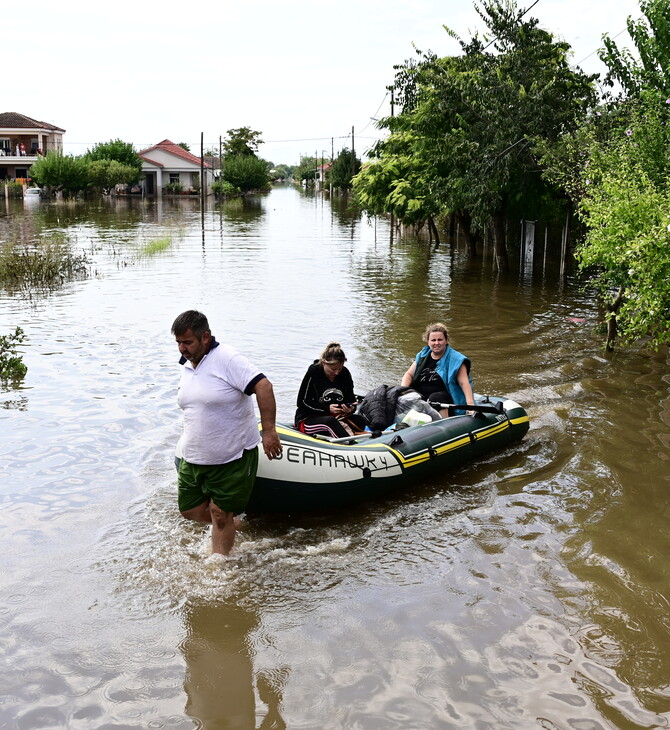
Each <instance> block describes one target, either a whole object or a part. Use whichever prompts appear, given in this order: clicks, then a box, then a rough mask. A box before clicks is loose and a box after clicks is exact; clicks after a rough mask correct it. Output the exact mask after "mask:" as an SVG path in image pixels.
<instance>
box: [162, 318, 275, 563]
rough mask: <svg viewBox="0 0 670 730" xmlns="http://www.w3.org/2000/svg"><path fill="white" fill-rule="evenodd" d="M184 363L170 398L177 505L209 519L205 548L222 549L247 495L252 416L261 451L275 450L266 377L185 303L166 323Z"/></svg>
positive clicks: (253, 465) (252, 462) (252, 463)
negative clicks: (179, 431) (177, 428)
mask: <svg viewBox="0 0 670 730" xmlns="http://www.w3.org/2000/svg"><path fill="white" fill-rule="evenodd" d="M172 334H173V335H174V336H175V339H176V341H177V346H178V347H179V352H180V353H181V359H180V361H179V363H180V364H181V365H183V366H184V367H183V369H182V373H181V381H180V383H179V393H178V396H177V403H178V404H179V407H180V408H181V409H182V410H183V411H184V436H183V440H182V458H181V462H180V465H179V476H178V488H179V497H178V499H179V510H180V512H181V514H182V516H183V517H185V518H186V519H187V520H194V521H195V522H204V523H209V524H211V525H212V553H220V554H222V555H228V553H230V551H231V550H232V548H233V544H234V542H235V530H236V525H235V515H236V514H239V513H240V512H243V511H244V509H245V508H246V506H247V502H248V501H249V496H250V495H251V490H252V489H253V486H254V481H255V479H256V469H257V467H258V442H259V440H260V439H259V435H258V423H257V421H256V416H255V414H254V406H253V402H252V400H251V396H252V395H255V396H256V402H257V403H258V410H259V411H260V415H261V427H262V443H263V451H264V452H265V454H266V456H267V457H268V459H275V458H278V457H280V456H281V453H282V446H281V443H280V441H279V436H278V435H277V431H276V428H275V416H276V411H277V408H276V404H275V397H274V391H273V389H272V383H271V382H270V381H269V380H268V379H267V378H266V377H265V375H263V373H262V372H260V370H258V368H257V367H255V366H254V365H253V364H252V363H251V362H250V361H249V360H248V359H247V358H246V357H245V356H244V355H242V354H241V353H239V352H237V350H235V349H233V348H232V347H230V346H228V345H223V344H221V343H219V342H217V341H216V340H215V339H214V337H213V336H212V333H211V331H210V329H209V323H208V322H207V317H205V315H204V314H202V313H201V312H197V311H195V310H192V309H191V310H188V311H186V312H183V313H182V314H180V315H179V316H178V317H177V319H175V321H174V323H173V324H172Z"/></svg>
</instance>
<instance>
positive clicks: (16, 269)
mask: <svg viewBox="0 0 670 730" xmlns="http://www.w3.org/2000/svg"><path fill="white" fill-rule="evenodd" d="M87 271H88V261H87V259H86V257H85V256H83V255H76V254H73V253H72V250H71V245H70V242H69V240H68V239H67V238H66V237H65V236H55V235H54V236H51V237H50V238H47V239H43V240H40V241H38V242H37V243H36V244H34V245H32V244H29V243H27V242H24V241H21V240H19V239H18V238H14V239H11V240H9V241H7V242H5V243H4V244H2V247H1V248H0V286H2V287H3V288H4V289H6V290H7V291H10V292H14V291H20V290H28V291H31V290H33V289H55V288H57V287H59V286H60V285H62V284H63V282H64V281H67V280H70V279H73V278H76V277H80V276H85V275H86V273H87Z"/></svg>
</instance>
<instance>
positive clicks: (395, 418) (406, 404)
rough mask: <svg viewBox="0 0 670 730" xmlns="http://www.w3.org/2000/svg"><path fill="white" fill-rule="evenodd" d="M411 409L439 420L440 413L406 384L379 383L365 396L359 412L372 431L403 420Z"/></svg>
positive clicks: (381, 429) (380, 429)
mask: <svg viewBox="0 0 670 730" xmlns="http://www.w3.org/2000/svg"><path fill="white" fill-rule="evenodd" d="M411 410H414V411H419V412H420V413H425V414H427V415H428V416H430V418H431V420H433V421H438V420H439V419H440V418H441V416H440V414H439V413H438V412H437V411H436V410H435V409H434V408H433V407H432V406H430V405H429V404H428V403H427V402H426V401H425V400H423V399H422V398H421V395H420V394H419V393H417V391H416V390H414V389H413V388H410V387H409V386H405V385H393V386H391V387H389V386H388V385H379V386H378V387H376V388H375V389H374V390H371V391H369V392H368V393H366V394H365V396H364V397H363V400H362V402H361V404H360V406H359V407H358V409H357V413H358V414H359V415H361V416H363V417H364V418H365V420H366V421H367V422H368V426H369V428H370V430H371V431H383V430H384V429H386V428H388V427H389V426H392V425H393V424H394V423H398V422H399V421H402V419H403V417H404V416H405V415H406V414H407V413H409V412H410V411H411Z"/></svg>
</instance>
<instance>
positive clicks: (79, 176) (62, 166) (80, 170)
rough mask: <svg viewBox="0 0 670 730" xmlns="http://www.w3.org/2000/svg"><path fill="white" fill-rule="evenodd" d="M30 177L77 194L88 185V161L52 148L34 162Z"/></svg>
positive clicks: (35, 180) (39, 182)
mask: <svg viewBox="0 0 670 730" xmlns="http://www.w3.org/2000/svg"><path fill="white" fill-rule="evenodd" d="M29 174H30V177H31V178H32V180H33V181H34V182H36V183H37V184H38V185H40V186H48V187H51V188H53V189H54V190H62V191H63V192H64V193H65V194H69V195H72V194H76V193H78V192H80V191H81V190H84V189H85V188H86V186H87V185H88V179H89V178H88V162H87V161H86V160H85V159H84V158H83V157H73V156H72V155H64V154H62V153H61V152H58V151H54V150H50V151H49V152H47V153H46V155H45V156H44V157H40V158H38V159H37V161H36V162H33V164H32V166H31V167H30V173H29Z"/></svg>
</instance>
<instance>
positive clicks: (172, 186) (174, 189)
mask: <svg viewBox="0 0 670 730" xmlns="http://www.w3.org/2000/svg"><path fill="white" fill-rule="evenodd" d="M183 189H184V186H183V185H182V184H181V183H180V182H179V181H176V182H171V183H168V184H167V185H166V186H165V190H166V191H167V192H168V193H170V194H171V195H179V194H180V193H181V192H182V191H183Z"/></svg>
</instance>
